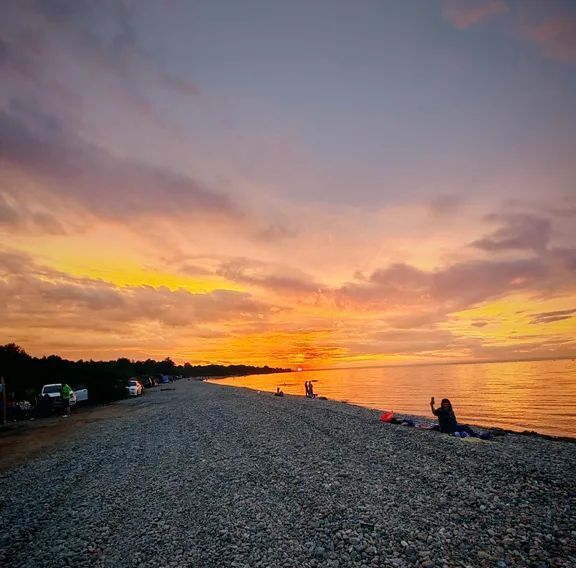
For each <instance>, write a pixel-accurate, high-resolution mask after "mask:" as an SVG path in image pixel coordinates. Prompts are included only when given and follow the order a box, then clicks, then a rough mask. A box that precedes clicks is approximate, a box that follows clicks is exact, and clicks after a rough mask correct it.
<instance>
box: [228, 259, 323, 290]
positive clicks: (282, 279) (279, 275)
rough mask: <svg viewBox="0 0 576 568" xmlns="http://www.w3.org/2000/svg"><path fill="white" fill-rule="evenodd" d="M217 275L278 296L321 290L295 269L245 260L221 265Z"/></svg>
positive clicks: (236, 260) (231, 261)
mask: <svg viewBox="0 0 576 568" xmlns="http://www.w3.org/2000/svg"><path fill="white" fill-rule="evenodd" d="M286 272H289V273H290V274H286ZM217 274H219V275H220V276H223V277H224V278H226V279H228V280H230V281H232V282H239V283H242V284H246V285H248V286H252V287H258V288H262V289H265V290H267V291H270V292H273V293H276V294H279V295H289V296H306V295H313V294H315V293H316V292H317V291H318V290H320V289H321V288H322V286H321V285H320V284H318V283H316V282H314V280H312V279H311V278H310V277H309V276H308V275H306V274H304V273H302V272H300V271H297V270H295V269H288V268H286V266H279V265H277V264H271V263H264V262H261V261H255V260H249V259H245V258H238V259H233V260H229V261H226V262H224V263H222V265H221V266H220V268H219V269H218V270H217Z"/></svg>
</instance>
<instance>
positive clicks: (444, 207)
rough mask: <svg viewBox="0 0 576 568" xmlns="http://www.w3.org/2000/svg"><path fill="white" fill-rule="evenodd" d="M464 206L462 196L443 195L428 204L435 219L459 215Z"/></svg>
mask: <svg viewBox="0 0 576 568" xmlns="http://www.w3.org/2000/svg"><path fill="white" fill-rule="evenodd" d="M463 204H464V198H463V197H462V196H461V195H453V194H448V193H443V194H440V195H437V196H435V197H434V198H433V199H431V200H430V201H429V202H428V204H427V207H428V210H429V212H430V214H431V215H432V216H433V217H446V216H450V215H454V214H455V213H457V212H458V211H459V210H460V209H461V208H462V205H463Z"/></svg>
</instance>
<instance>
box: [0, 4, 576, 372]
mask: <svg viewBox="0 0 576 568" xmlns="http://www.w3.org/2000/svg"><path fill="white" fill-rule="evenodd" d="M0 342H1V343H8V342H14V343H17V344H18V345H20V346H21V347H23V348H24V349H25V350H26V351H27V352H29V353H30V354H32V355H36V356H42V355H49V354H52V353H55V354H58V355H61V356H63V357H67V358H71V359H80V358H82V359H106V360H107V359H115V358H118V357H128V358H130V359H144V358H148V357H151V358H155V359H163V358H165V357H171V358H173V360H175V361H176V362H178V363H182V362H185V361H188V362H191V363H193V364H205V363H222V364H232V363H244V364H254V365H271V366H282V367H290V368H296V367H302V368H305V369H307V368H310V369H312V368H325V367H332V366H333V367H343V366H344V367H345V366H364V365H382V364H409V363H423V362H455V361H472V360H479V361H485V360H515V359H526V358H556V357H575V356H576V3H574V2H573V1H571V0H566V1H560V0H542V1H540V0H530V1H524V0H518V1H517V0H356V1H354V2H351V1H348V0H346V1H345V0H291V1H290V2H281V1H277V2H271V1H270V0H243V1H242V2H236V1H232V0H164V1H161V0H155V1H151V0H139V1H136V0H134V1H132V0H114V1H113V0H100V1H99V2H93V1H91V0H3V1H2V3H1V4H0Z"/></svg>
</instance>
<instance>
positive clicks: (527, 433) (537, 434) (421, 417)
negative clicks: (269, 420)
mask: <svg viewBox="0 0 576 568" xmlns="http://www.w3.org/2000/svg"><path fill="white" fill-rule="evenodd" d="M229 378H230V377H222V378H217V379H199V380H201V381H202V382H206V383H211V384H214V385H218V386H221V387H222V386H226V387H231V388H238V389H247V390H250V391H254V392H257V393H269V394H271V395H274V391H273V390H262V389H260V390H258V389H256V388H252V387H247V386H243V385H230V384H222V383H220V381H221V380H226V379H229ZM239 378H241V377H239ZM284 396H285V397H296V398H301V399H306V397H305V396H304V395H300V394H287V393H284ZM315 400H329V401H331V402H335V403H338V404H347V405H350V406H356V407H358V408H364V409H368V410H374V411H377V412H388V409H384V408H382V409H380V408H374V407H372V406H365V405H363V404H360V403H358V402H351V401H349V400H338V399H333V398H328V397H324V396H323V397H322V398H320V397H318V398H317V399H315ZM394 414H395V415H397V416H401V417H405V418H410V419H413V420H417V421H420V422H423V423H427V424H435V423H436V421H435V420H434V419H433V418H431V417H429V416H424V415H422V414H409V413H405V412H396V411H394ZM467 424H468V425H469V426H470V427H471V428H472V429H475V430H484V431H489V432H501V433H504V434H505V435H508V434H515V435H518V436H526V437H535V438H543V439H545V440H550V441H557V442H566V443H571V444H574V443H576V435H574V436H556V435H553V434H544V433H542V432H538V431H536V430H528V429H526V430H512V429H510V428H502V427H500V426H485V425H481V424H474V423H467Z"/></svg>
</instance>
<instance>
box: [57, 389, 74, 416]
mask: <svg viewBox="0 0 576 568" xmlns="http://www.w3.org/2000/svg"><path fill="white" fill-rule="evenodd" d="M72 392H73V391H72V389H71V388H70V387H69V386H68V385H67V384H66V383H62V389H61V390H60V396H61V397H62V409H63V412H64V414H63V415H62V418H67V417H68V416H70V399H71V398H72Z"/></svg>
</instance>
